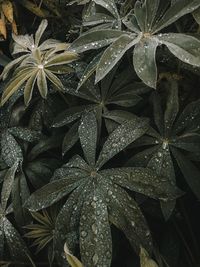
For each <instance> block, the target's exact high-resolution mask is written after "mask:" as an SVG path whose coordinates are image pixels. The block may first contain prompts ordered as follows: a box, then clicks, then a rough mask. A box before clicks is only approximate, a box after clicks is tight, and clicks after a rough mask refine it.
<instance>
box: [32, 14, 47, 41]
mask: <svg viewBox="0 0 200 267" xmlns="http://www.w3.org/2000/svg"><path fill="white" fill-rule="evenodd" d="M47 26H48V21H47V20H46V19H43V20H42V21H41V23H40V25H39V27H38V29H37V31H36V33H35V45H36V46H38V45H39V42H40V39H41V37H42V35H43V33H44V31H45V29H46V28H47Z"/></svg>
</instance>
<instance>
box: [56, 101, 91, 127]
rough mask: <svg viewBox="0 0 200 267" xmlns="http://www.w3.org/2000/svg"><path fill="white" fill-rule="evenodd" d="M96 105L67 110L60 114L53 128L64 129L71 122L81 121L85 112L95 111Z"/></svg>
mask: <svg viewBox="0 0 200 267" xmlns="http://www.w3.org/2000/svg"><path fill="white" fill-rule="evenodd" d="M93 107H94V105H80V106H75V107H71V108H69V109H66V110H65V111H63V112H62V113H60V114H59V115H58V116H57V117H56V118H55V119H54V121H53V124H52V126H53V127H62V126H64V125H66V124H69V123H70V122H73V121H75V120H77V119H79V118H80V117H81V116H82V114H83V113H84V112H87V111H90V110H91V109H93Z"/></svg>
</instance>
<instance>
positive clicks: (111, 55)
mask: <svg viewBox="0 0 200 267" xmlns="http://www.w3.org/2000/svg"><path fill="white" fill-rule="evenodd" d="M135 37H136V36H135V35H133V36H128V35H121V36H120V37H119V38H118V39H117V40H116V41H114V42H113V43H112V44H111V45H110V46H109V47H108V48H107V49H106V50H105V52H104V53H103V55H102V57H101V59H100V61H99V64H98V66H97V70H96V79H95V82H96V83H97V82H99V81H100V80H102V79H103V78H104V77H105V76H106V75H107V74H108V73H109V72H110V71H111V70H112V69H113V67H114V66H115V65H116V64H117V62H118V61H119V60H120V59H121V58H122V57H123V55H124V54H125V52H126V51H127V50H128V49H129V48H131V47H132V46H134V45H135V44H136V43H137V42H139V40H140V38H141V36H138V37H137V38H135Z"/></svg>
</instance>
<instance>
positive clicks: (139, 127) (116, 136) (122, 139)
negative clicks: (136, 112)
mask: <svg viewBox="0 0 200 267" xmlns="http://www.w3.org/2000/svg"><path fill="white" fill-rule="evenodd" d="M148 127H149V126H148V120H146V119H142V120H140V121H138V122H137V123H136V122H135V120H129V121H125V122H124V123H122V124H121V125H119V126H118V127H117V128H116V129H115V130H114V131H113V132H112V133H111V134H110V135H109V137H108V139H107V140H106V142H105V143H104V146H103V148H102V150H101V153H100V155H99V158H98V161H97V167H98V168H100V167H102V166H103V165H104V164H105V163H106V162H107V161H108V160H109V159H111V158H112V157H114V156H115V155H116V154H118V153H119V152H120V151H122V150H123V149H125V148H126V147H127V146H128V145H130V144H131V143H132V142H133V141H135V140H136V139H137V138H139V137H140V136H142V135H143V134H144V133H145V132H146V131H147V130H148Z"/></svg>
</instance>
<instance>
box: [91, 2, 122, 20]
mask: <svg viewBox="0 0 200 267" xmlns="http://www.w3.org/2000/svg"><path fill="white" fill-rule="evenodd" d="M94 2H95V3H96V4H97V5H100V6H102V7H103V8H106V9H107V10H108V11H109V12H110V13H111V14H112V15H113V16H114V17H115V18H118V17H119V14H118V11H117V6H116V4H115V1H114V0H94Z"/></svg>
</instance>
